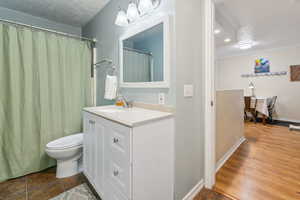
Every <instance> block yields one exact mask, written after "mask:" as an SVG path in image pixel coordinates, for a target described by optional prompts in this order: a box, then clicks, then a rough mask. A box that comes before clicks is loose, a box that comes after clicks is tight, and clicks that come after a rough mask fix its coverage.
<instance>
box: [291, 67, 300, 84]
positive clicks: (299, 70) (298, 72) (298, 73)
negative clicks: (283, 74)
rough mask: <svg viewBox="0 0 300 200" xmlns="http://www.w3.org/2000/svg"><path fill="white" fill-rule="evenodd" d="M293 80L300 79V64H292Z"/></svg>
mask: <svg viewBox="0 0 300 200" xmlns="http://www.w3.org/2000/svg"><path fill="white" fill-rule="evenodd" d="M291 81H300V65H292V66H291Z"/></svg>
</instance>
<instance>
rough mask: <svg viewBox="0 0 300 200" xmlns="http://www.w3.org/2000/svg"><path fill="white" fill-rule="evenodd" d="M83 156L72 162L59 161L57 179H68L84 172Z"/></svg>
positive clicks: (73, 159) (71, 160)
mask: <svg viewBox="0 0 300 200" xmlns="http://www.w3.org/2000/svg"><path fill="white" fill-rule="evenodd" d="M81 157H82V154H80V155H78V156H76V157H75V158H72V159H70V160H57V166H56V178H66V177H70V176H74V175H76V174H79V173H80V172H81V171H82V167H81V166H82V161H81V160H82V159H81Z"/></svg>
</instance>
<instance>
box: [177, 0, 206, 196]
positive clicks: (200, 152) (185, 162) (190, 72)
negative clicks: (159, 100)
mask: <svg viewBox="0 0 300 200" xmlns="http://www.w3.org/2000/svg"><path fill="white" fill-rule="evenodd" d="M175 13H176V15H175V16H176V17H175V21H176V31H175V33H176V34H175V37H176V127H175V129H176V141H175V147H176V148H175V149H176V161H175V163H176V177H175V178H176V184H177V186H176V191H175V193H176V197H177V199H180V198H182V197H183V196H184V195H185V194H187V193H188V192H189V191H190V190H191V189H192V188H193V187H194V186H195V185H196V184H197V183H198V182H199V181H200V180H201V179H203V178H204V64H203V44H204V42H203V31H202V30H203V17H204V16H203V15H202V13H204V8H203V0H189V1H188V2H187V1H183V0H176V10H175ZM184 84H193V85H194V97H193V98H184V97H183V86H184Z"/></svg>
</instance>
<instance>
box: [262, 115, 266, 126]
mask: <svg viewBox="0 0 300 200" xmlns="http://www.w3.org/2000/svg"><path fill="white" fill-rule="evenodd" d="M262 122H263V125H266V115H263V117H262Z"/></svg>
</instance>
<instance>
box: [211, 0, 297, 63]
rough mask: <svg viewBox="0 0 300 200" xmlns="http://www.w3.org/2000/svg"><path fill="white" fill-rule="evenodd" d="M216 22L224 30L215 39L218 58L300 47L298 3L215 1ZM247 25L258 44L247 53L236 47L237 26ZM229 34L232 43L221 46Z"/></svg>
mask: <svg viewBox="0 0 300 200" xmlns="http://www.w3.org/2000/svg"><path fill="white" fill-rule="evenodd" d="M216 2H217V3H216V21H217V22H218V24H221V25H222V28H223V29H224V30H225V31H224V32H223V33H222V34H223V35H222V34H220V36H217V37H216V38H217V39H216V43H217V50H218V54H219V56H221V57H222V56H231V55H237V54H241V53H242V54H243V53H244V52H248V51H253V50H260V49H270V48H278V47H285V46H292V45H299V44H300V37H299V34H300V26H299V24H300V15H299V11H300V0H277V1H274V0H263V1H262V0H217V1H216ZM243 26H250V27H251V28H252V29H253V37H254V40H255V42H257V45H256V46H254V48H252V49H249V50H242V51H241V50H240V49H239V48H237V47H236V42H237V40H236V34H233V33H236V32H237V30H238V29H239V28H240V27H243ZM227 35H229V36H231V38H232V42H231V43H229V44H226V43H224V41H223V40H224V38H225V37H226V36H227Z"/></svg>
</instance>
